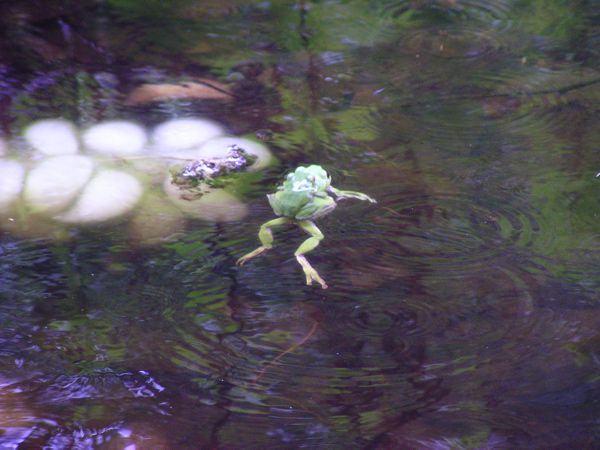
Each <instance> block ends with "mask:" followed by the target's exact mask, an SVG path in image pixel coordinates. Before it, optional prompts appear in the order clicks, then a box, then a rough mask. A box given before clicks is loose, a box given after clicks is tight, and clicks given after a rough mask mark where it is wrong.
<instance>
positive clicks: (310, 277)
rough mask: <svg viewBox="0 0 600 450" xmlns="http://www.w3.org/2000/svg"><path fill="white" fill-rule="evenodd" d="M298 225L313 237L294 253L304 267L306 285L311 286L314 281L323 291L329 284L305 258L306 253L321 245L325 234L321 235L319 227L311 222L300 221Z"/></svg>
mask: <svg viewBox="0 0 600 450" xmlns="http://www.w3.org/2000/svg"><path fill="white" fill-rule="evenodd" d="M296 223H297V224H298V226H299V227H300V228H302V229H303V230H304V231H306V232H307V233H308V234H310V235H311V237H309V238H308V239H307V240H305V241H304V242H303V243H302V244H300V247H298V249H297V250H296V252H295V253H294V256H295V257H296V260H297V261H298V262H299V263H300V265H301V266H302V270H304V275H306V284H307V285H311V284H312V282H313V281H316V282H317V283H319V284H320V285H321V287H322V288H323V289H327V284H326V283H325V281H323V278H321V277H320V276H319V274H318V272H317V271H316V270H315V269H314V268H313V266H311V265H310V263H309V262H308V260H307V259H306V258H305V257H304V254H305V253H308V252H310V251H311V250H312V249H314V248H315V247H316V246H317V245H319V242H321V240H322V239H323V238H324V236H323V233H321V230H319V229H318V228H317V226H316V225H315V224H314V223H313V222H311V221H310V220H299V221H297V222H296Z"/></svg>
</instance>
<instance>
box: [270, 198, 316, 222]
mask: <svg viewBox="0 0 600 450" xmlns="http://www.w3.org/2000/svg"><path fill="white" fill-rule="evenodd" d="M267 198H268V200H269V204H270V205H271V208H273V212H274V213H275V214H276V215H278V216H282V217H291V218H294V217H296V214H297V213H298V211H300V210H301V209H302V207H303V206H304V205H306V203H308V201H309V200H310V197H308V196H307V195H306V192H294V191H277V192H275V193H274V194H269V195H267Z"/></svg>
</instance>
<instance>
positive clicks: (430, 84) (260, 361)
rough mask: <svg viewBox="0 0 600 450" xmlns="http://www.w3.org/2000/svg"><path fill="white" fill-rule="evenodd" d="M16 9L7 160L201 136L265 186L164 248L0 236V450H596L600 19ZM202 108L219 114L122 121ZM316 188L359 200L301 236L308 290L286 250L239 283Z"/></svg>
mask: <svg viewBox="0 0 600 450" xmlns="http://www.w3.org/2000/svg"><path fill="white" fill-rule="evenodd" d="M35 3H36V2H34V3H32V4H31V5H30V4H27V5H26V4H11V5H4V6H2V7H0V12H1V14H0V17H1V19H0V20H1V21H2V30H3V31H2V34H3V36H2V37H3V39H2V44H1V50H2V51H1V53H0V104H1V105H2V108H1V109H0V124H1V126H2V132H3V136H4V139H5V141H6V142H8V143H9V147H10V148H9V150H8V151H10V152H17V153H18V151H19V148H20V147H19V142H20V141H19V139H20V138H19V136H20V133H21V132H22V129H23V127H24V126H26V125H27V124H29V123H31V122H32V121H34V120H36V119H41V118H52V117H62V118H65V119H68V120H71V121H73V122H74V123H76V124H77V125H78V126H79V127H81V128H85V127H86V126H89V125H90V124H92V123H95V122H98V121H101V120H108V119H127V120H134V121H136V122H138V123H142V124H144V125H146V126H148V127H152V126H155V125H156V124H158V123H160V122H162V121H165V120H167V119H171V118H175V117H192V116H193V117H197V116H202V117H206V118H209V119H212V120H215V121H218V122H220V123H222V124H223V125H224V126H225V127H226V128H227V129H228V130H229V131H230V132H231V133H233V134H238V135H258V136H260V137H262V138H265V139H266V142H267V144H268V145H269V146H270V148H271V149H272V151H273V152H274V153H275V154H276V156H277V158H278V161H279V162H278V164H276V165H273V166H271V167H269V168H268V169H267V170H265V171H264V172H262V173H261V175H260V177H258V178H256V179H254V181H253V183H252V185H251V186H246V187H245V191H244V192H243V198H244V201H245V202H246V203H247V205H248V206H249V215H248V216H246V217H245V218H243V219H241V220H234V221H230V222H225V223H212V222H207V221H202V220H198V219H193V218H186V219H185V220H184V221H182V222H181V223H180V224H179V225H178V228H177V229H176V230H175V232H173V233H172V234H168V235H166V236H160V238H159V239H151V240H145V239H140V238H139V235H138V234H136V233H137V232H136V228H135V227H134V226H133V225H132V223H133V222H134V221H133V220H132V218H131V217H132V216H127V217H124V218H122V219H121V220H117V221H113V222H110V223H108V224H101V225H93V226H69V227H64V226H62V227H58V226H55V225H47V224H44V225H43V226H42V224H38V223H31V222H19V223H18V224H16V225H15V224H14V223H13V222H12V220H13V219H14V218H12V217H3V218H2V221H3V222H2V224H1V227H2V229H3V231H2V233H1V235H0V265H1V271H0V299H1V301H0V324H1V326H0V343H1V345H0V442H1V444H2V446H3V448H42V447H45V448H82V449H84V448H85V449H87V448H107V449H113V448H114V449H117V448H134V447H128V446H132V445H134V446H135V448H148V449H150V448H151V449H159V448H165V449H166V448H182V449H184V448H190V449H191V448H288V447H290V448H300V447H305V448H431V449H447V448H452V449H454V448H549V447H570V448H593V447H595V446H597V445H598V442H600V435H599V431H598V430H599V428H598V423H597V422H598V419H597V418H598V415H599V414H600V406H599V402H598V399H599V395H600V393H599V392H600V391H599V390H600V385H599V384H598V383H599V380H598V364H599V360H598V354H597V353H598V350H599V349H600V340H599V335H598V331H597V330H598V329H599V326H600V316H599V315H598V310H599V307H600V295H599V293H598V292H599V289H600V272H599V271H598V267H599V263H600V234H599V233H598V214H599V211H600V201H599V199H600V196H599V195H598V193H599V192H600V184H599V183H600V181H599V180H598V179H596V178H595V174H596V172H597V171H598V170H599V167H600V157H599V156H598V148H599V145H600V134H599V132H598V130H600V123H599V119H600V118H599V116H598V99H600V90H599V87H598V84H599V82H600V67H599V66H598V62H597V61H598V40H599V36H600V32H599V29H600V28H599V26H600V22H599V17H600V10H598V5H596V4H595V3H594V2H583V3H573V2H566V1H561V0H544V1H535V2H534V1H509V0H503V1H493V2H492V1H490V2H485V1H480V0H474V1H466V0H465V1H460V0H457V1H442V0H439V1H422V2H408V1H406V2H405V1H401V0H380V1H373V2H360V1H356V2H354V1H348V2H341V1H327V2H301V1H299V2H291V1H289V2H288V1H283V2H272V3H270V2H257V3H255V4H252V5H248V4H247V2H237V1H230V0H222V1H220V2H200V3H198V2H192V1H187V0H178V1H174V2H158V1H156V2H136V1H118V0H111V1H102V2H44V5H45V7H44V8H41V9H40V8H37V7H36V6H35ZM198 80H204V81H206V80H212V81H213V82H215V83H222V85H223V86H227V88H228V89H230V90H231V91H230V92H231V93H232V95H230V96H229V97H220V96H219V95H213V96H212V97H211V96H210V95H209V94H208V93H207V92H208V91H203V90H199V91H198V92H195V93H194V95H190V96H182V97H180V98H175V99H173V98H170V99H169V98H166V99H165V98H161V99H154V100H151V101H134V100H132V97H131V93H132V92H133V91H134V89H135V88H136V87H139V86H140V85H142V84H152V83H154V84H166V85H178V86H181V85H182V83H183V84H185V83H190V82H197V81H198ZM213 94H214V93H213ZM11 155H13V156H14V154H13V153H11ZM309 163H317V164H321V165H323V166H324V167H325V168H326V169H327V170H328V171H329V172H330V173H331V174H332V177H333V183H334V185H335V186H336V187H339V188H342V189H344V188H345V189H355V190H360V191H364V192H367V193H369V194H370V195H372V196H373V197H375V198H377V200H378V204H377V205H375V206H373V205H367V204H364V203H362V202H353V201H347V202H344V203H343V204H341V205H339V207H338V208H337V209H336V211H335V212H334V213H333V214H332V215H330V216H327V217H325V218H323V219H321V220H320V221H319V226H320V228H321V229H322V231H323V232H324V234H325V236H326V238H325V240H324V241H323V243H322V244H321V245H320V246H319V247H318V248H317V249H316V250H315V251H314V252H312V253H310V254H309V255H308V258H309V259H310V261H311V262H312V263H313V264H314V266H315V267H316V268H317V269H318V270H319V272H320V274H321V275H322V276H323V278H325V280H326V281H327V283H328V284H329V286H330V287H329V289H328V290H321V289H319V288H318V287H307V286H304V284H303V283H304V280H303V276H302V273H301V270H300V268H299V266H298V265H297V263H296V262H295V259H294V258H293V252H294V250H295V248H296V247H297V246H298V245H299V244H300V242H302V239H303V238H304V235H303V234H302V232H301V231H299V230H297V229H294V228H283V229H280V230H277V232H276V247H275V248H274V249H273V250H272V251H271V252H269V253H268V254H267V255H265V256H262V257H261V258H258V259H255V260H252V261H251V262H249V263H248V264H246V265H245V266H244V267H242V268H239V267H236V266H235V260H236V258H238V257H239V256H241V255H243V254H245V253H247V252H248V251H250V250H252V249H253V248H254V247H255V246H256V245H258V239H257V237H256V232H257V230H258V227H259V226H260V224H261V223H263V222H265V221H267V220H269V219H271V218H272V217H273V214H272V212H271V211H270V208H269V207H268V204H267V201H266V198H265V196H264V195H265V194H267V193H269V192H272V190H273V189H274V187H275V186H276V184H277V183H278V181H279V180H280V178H281V177H282V176H283V175H284V174H285V173H286V172H288V171H289V170H292V169H293V168H295V167H296V166H297V165H298V164H309ZM0 182H1V181H0ZM150 184H151V185H152V183H150ZM152 186H153V187H151V192H152V189H155V190H160V189H161V187H160V184H156V185H152ZM148 195H149V194H148ZM133 214H134V213H133ZM157 215H158V213H157ZM153 220H154V218H153V217H148V218H147V221H153ZM156 220H157V221H158V219H156Z"/></svg>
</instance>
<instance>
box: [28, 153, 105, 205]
mask: <svg viewBox="0 0 600 450" xmlns="http://www.w3.org/2000/svg"><path fill="white" fill-rule="evenodd" d="M93 170H94V163H93V161H92V160H91V159H90V158H88V157H86V156H80V155H70V156H55V157H53V158H47V159H44V160H43V161H41V162H40V163H39V164H38V165H37V166H36V167H34V168H33V169H32V170H31V171H30V172H29V175H28V176H27V181H26V183H25V201H26V203H27V205H28V206H29V207H30V208H31V210H32V211H33V212H41V213H46V214H55V213H57V212H60V211H61V210H63V209H65V208H66V207H67V206H69V204H70V203H71V202H72V201H73V200H75V197H77V195H78V194H79V193H80V192H81V190H82V189H83V187H84V186H85V184H86V183H87V182H88V180H89V179H90V178H91V176H92V172H93Z"/></svg>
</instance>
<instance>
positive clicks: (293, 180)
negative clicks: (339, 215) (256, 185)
mask: <svg viewBox="0 0 600 450" xmlns="http://www.w3.org/2000/svg"><path fill="white" fill-rule="evenodd" d="M267 198H268V200H269V204H270V205H271V208H273V212H274V213H275V214H276V215H277V216H280V217H279V218H277V219H273V220H269V221H268V222H265V223H264V224H262V225H261V227H260V230H259V232H258V238H259V239H260V242H261V244H262V245H261V246H260V247H258V248H257V249H256V250H254V251H252V252H250V253H248V254H246V255H244V256H242V257H241V258H239V259H238V260H237V264H238V265H240V266H241V265H243V264H245V263H246V262H247V261H248V260H249V259H251V258H254V257H255V256H258V255H260V254H261V253H263V252H265V251H266V250H269V249H270V248H272V247H273V234H272V232H271V228H272V227H275V226H280V225H285V224H295V225H297V226H299V227H300V228H302V229H303V230H304V231H306V232H307V233H308V234H309V235H310V237H309V238H308V239H306V240H305V241H304V242H303V243H302V244H300V246H299V247H298V249H297V250H296V252H295V253H294V256H295V257H296V260H297V261H298V263H299V264H300V266H302V270H303V271H304V275H305V276H306V284H307V285H311V284H312V282H313V281H316V282H317V283H319V284H320V285H321V287H322V288H323V289H327V284H326V283H325V281H324V280H323V278H321V277H320V275H319V274H318V272H317V271H316V270H315V269H314V268H313V267H312V266H311V265H310V263H309V262H308V260H307V259H306V257H305V256H304V254H305V253H308V252H310V251H311V250H313V249H314V248H315V247H317V246H318V245H319V242H321V240H323V237H324V236H323V233H321V230H319V228H317V226H316V225H315V224H314V222H313V220H315V219H318V218H320V217H323V216H324V215H326V214H329V213H330V212H331V211H333V210H334V209H335V207H336V206H337V201H338V200H341V199H346V198H355V199H358V200H365V201H369V202H371V203H377V202H376V201H375V200H374V199H373V198H371V197H369V196H368V195H367V194H363V193H362V192H356V191H342V190H340V189H336V188H334V187H333V186H332V185H331V177H330V176H329V175H328V174H327V172H326V171H325V169H323V168H322V167H321V166H317V165H311V166H308V167H298V168H297V169H296V170H295V171H294V172H292V173H289V174H288V175H287V177H286V178H285V180H284V182H283V184H282V185H281V186H278V188H277V192H275V193H274V194H269V195H267Z"/></svg>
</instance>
